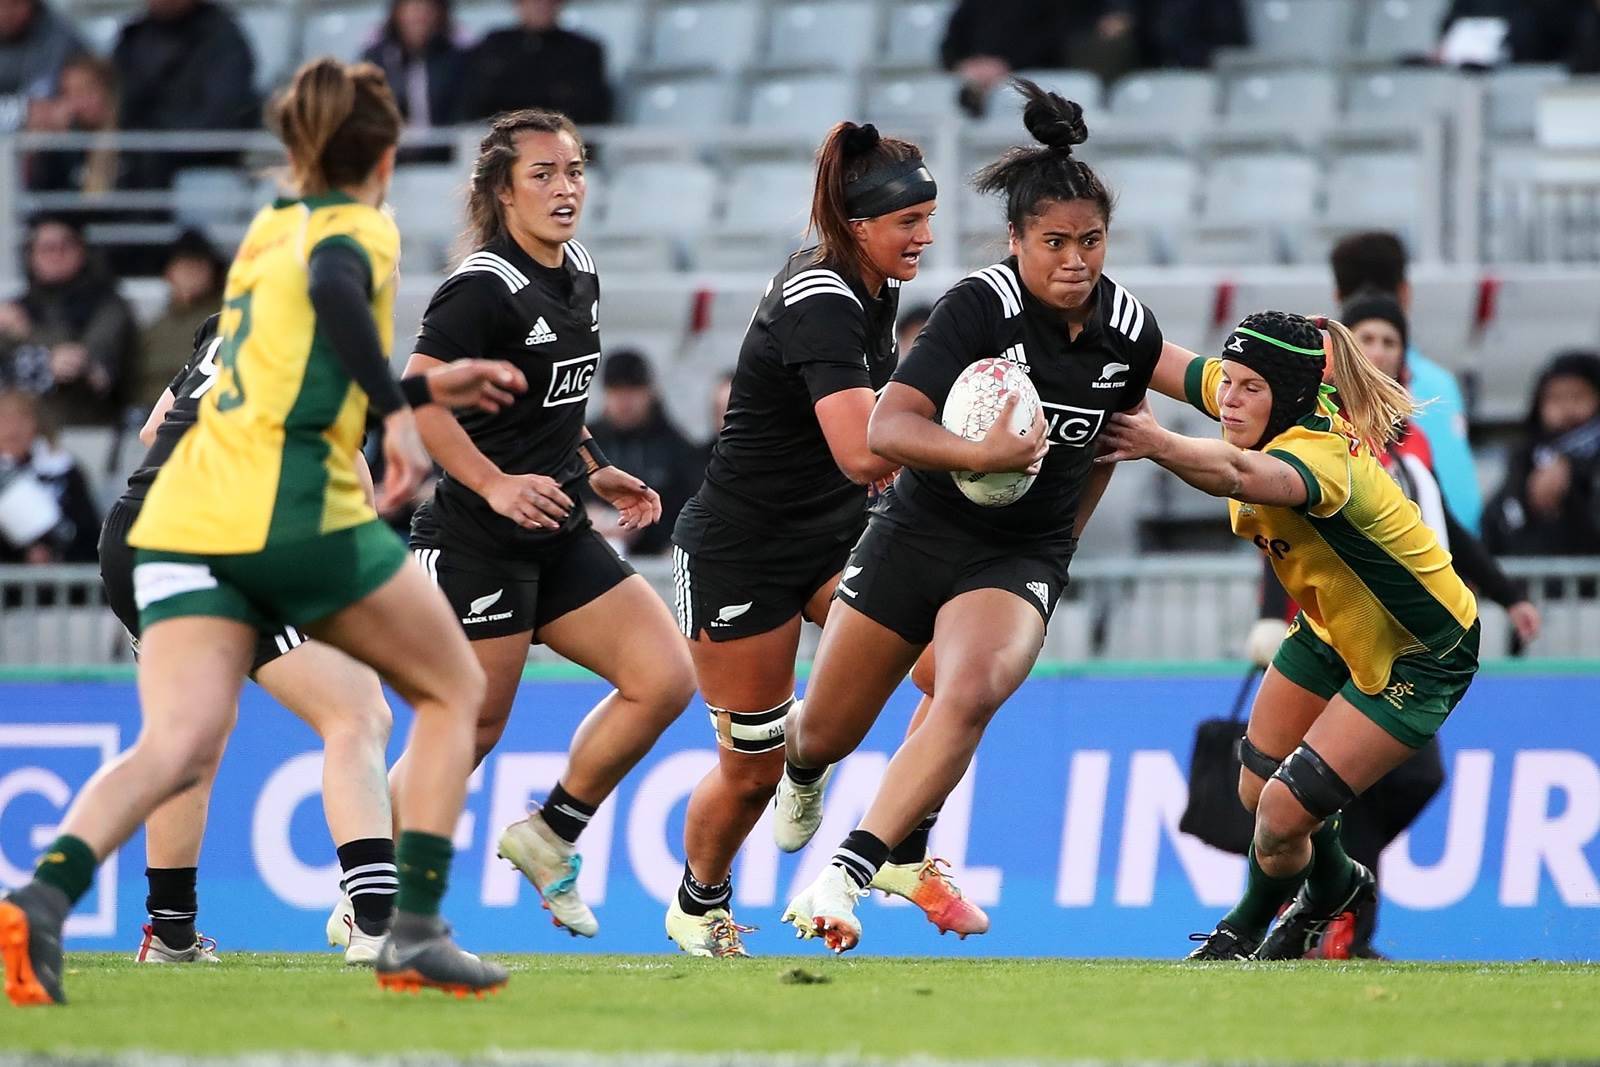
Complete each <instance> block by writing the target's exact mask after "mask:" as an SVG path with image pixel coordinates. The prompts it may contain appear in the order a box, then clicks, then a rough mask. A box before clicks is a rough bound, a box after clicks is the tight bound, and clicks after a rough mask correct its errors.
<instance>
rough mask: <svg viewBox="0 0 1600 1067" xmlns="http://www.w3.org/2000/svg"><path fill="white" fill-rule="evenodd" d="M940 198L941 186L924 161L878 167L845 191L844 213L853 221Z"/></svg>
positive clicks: (899, 162)
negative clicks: (935, 180)
mask: <svg viewBox="0 0 1600 1067" xmlns="http://www.w3.org/2000/svg"><path fill="white" fill-rule="evenodd" d="M938 195H939V186H938V185H937V184H936V183H935V182H934V180H933V175H932V174H931V173H929V171H928V167H927V164H925V163H923V162H922V160H921V158H919V157H917V156H913V157H911V158H910V159H900V160H896V161H894V162H893V163H885V164H884V165H883V166H881V167H874V168H873V169H871V170H869V171H867V173H865V174H863V175H862V176H861V177H859V178H857V179H856V180H855V181H853V182H850V183H849V184H848V185H846V186H845V187H844V209H845V213H846V214H848V215H849V216H850V219H851V221H855V220H856V219H873V218H877V217H878V216H879V215H887V214H889V213H890V212H891V211H903V210H905V209H906V208H908V207H910V206H912V205H913V204H921V203H925V202H926V201H929V200H932V199H934V198H935V197H937V196H938Z"/></svg>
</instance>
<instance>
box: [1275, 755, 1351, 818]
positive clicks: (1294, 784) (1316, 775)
mask: <svg viewBox="0 0 1600 1067" xmlns="http://www.w3.org/2000/svg"><path fill="white" fill-rule="evenodd" d="M1273 777H1274V778H1276V779H1278V780H1279V781H1280V782H1282V783H1283V784H1284V785H1286V786H1288V787H1289V792H1291V793H1293V794H1294V797H1295V799H1296V800H1298V801H1299V802H1300V806H1301V807H1303V808H1305V809H1306V811H1307V812H1308V813H1310V814H1311V816H1312V817H1314V818H1317V819H1326V818H1329V817H1330V816H1332V815H1335V814H1337V813H1338V812H1339V811H1340V809H1342V808H1343V807H1344V806H1345V805H1346V804H1349V803H1350V802H1351V801H1352V800H1354V799H1355V798H1356V794H1355V791H1354V790H1353V789H1351V788H1350V787H1349V786H1348V785H1346V784H1345V782H1344V779H1343V778H1340V777H1339V776H1338V775H1337V774H1336V773H1334V770H1333V768H1332V767H1330V766H1328V764H1327V761H1325V760H1324V759H1323V758H1322V757H1321V756H1319V755H1317V753H1316V750H1315V749H1313V748H1312V747H1311V746H1310V745H1307V744H1304V743H1302V744H1301V745H1300V747H1299V748H1297V749H1295V750H1294V751H1293V752H1291V753H1289V758H1288V759H1286V760H1284V761H1283V763H1282V764H1281V765H1280V766H1279V767H1278V771H1277V773H1276V774H1274V775H1273Z"/></svg>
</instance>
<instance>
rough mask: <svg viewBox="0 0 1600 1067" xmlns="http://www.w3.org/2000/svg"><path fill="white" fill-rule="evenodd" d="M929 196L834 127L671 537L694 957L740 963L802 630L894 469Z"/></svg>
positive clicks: (910, 151) (911, 152)
mask: <svg viewBox="0 0 1600 1067" xmlns="http://www.w3.org/2000/svg"><path fill="white" fill-rule="evenodd" d="M937 192H938V190H937V187H936V186H935V183H934V180H933V176H932V175H931V174H930V173H929V172H928V168H927V167H926V166H925V165H924V164H923V161H922V153H921V151H920V150H919V149H918V148H917V146H916V145H914V144H911V143H909V142H906V141H902V140H897V139H895V138H887V137H882V136H880V135H879V133H878V131H877V129H876V128H875V127H873V126H857V125H856V124H855V123H853V122H841V123H839V124H838V125H836V126H834V127H833V129H832V130H830V131H829V132H828V135H827V137H826V138H825V139H824V140H823V143H822V146H821V148H820V149H819V150H818V152H817V171H816V183H815V188H814V192H813V194H812V202H811V229H812V231H814V232H815V233H816V235H817V239H818V241H817V245H816V246H815V247H811V248H805V249H802V250H801V251H799V252H797V253H795V254H794V255H792V256H790V257H789V259H788V261H787V262H786V263H785V264H784V266H783V269H782V270H780V271H779V272H778V273H777V275H776V276H774V277H773V279H772V281H771V282H770V283H769V284H768V285H767V289H766V293H765V294H764V295H763V296H762V298H761V301H760V303H759V304H758V306H757V308H756V312H755V315H754V316H753V317H752V318H751V320H750V326H749V328H748V329H747V330H746V332H745V337H744V343H743V345H742V346H741V347H740V351H739V360H738V364H737V366H736V368H735V370H734V374H733V384H732V393H731V395H730V399H729V403H728V412H727V417H726V419H725V420H724V422H723V425H722V430H721V432H720V434H719V435H718V437H717V440H716V443H715V445H713V447H712V451H711V459H710V463H709V464H708V466H707V469H706V478H705V484H704V485H702V486H701V488H700V491H699V492H698V493H697V494H696V495H695V496H694V497H693V498H692V499H691V500H690V501H689V502H688V504H687V505H686V506H685V507H684V509H683V511H682V513H681V514H680V515H679V517H678V522H677V526H676V528H675V529H674V531H673V542H674V545H673V577H674V594H675V606H676V609H677V614H678V625H679V627H680V628H681V629H682V630H683V633H684V636H685V637H687V638H689V641H690V649H691V651H692V653H693V655H694V660H695V670H696V673H697V675H698V677H699V682H700V690H701V693H702V695H703V696H704V697H705V700H706V704H707V706H708V708H709V709H710V714H711V722H712V727H713V729H714V730H715V731H716V735H717V743H718V752H717V760H718V761H717V765H716V766H715V767H713V768H712V769H711V771H710V773H709V774H707V775H706V777H705V778H704V779H702V780H701V782H700V784H699V785H698V786H696V788H695V791H694V794H693V796H691V798H690V800H689V810H688V814H687V817H686V819H685V824H684V852H685V855H686V857H687V862H686V863H685V865H684V872H683V881H682V884H681V885H680V887H679V889H678V893H677V897H676V899H675V900H673V902H672V904H671V905H670V907H669V908H668V910H667V917H666V928H667V933H668V935H669V936H671V937H672V939H673V940H674V941H676V942H677V943H678V946H679V947H680V948H682V949H683V950H684V951H685V952H689V953H691V954H693V955H697V956H713V957H727V956H742V955H746V952H745V950H744V945H743V943H742V941H741V938H740V935H741V933H743V932H745V929H746V928H744V927H741V926H739V925H738V924H737V923H736V922H735V921H734V919H733V916H732V913H731V906H730V901H731V898H732V893H733V889H732V879H731V874H730V872H731V870H732V865H733V858H734V856H735V854H736V853H737V852H738V851H739V848H740V846H741V845H743V844H744V840H745V838H746V837H748V836H749V833H750V830H751V828H752V827H754V826H755V824H756V822H757V821H758V820H759V819H760V817H761V812H762V809H763V808H765V806H766V804H767V801H768V800H770V799H771V798H772V793H773V790H774V788H775V787H776V786H777V783H778V779H779V777H780V776H781V775H782V773H783V720H784V717H785V715H787V714H788V711H789V709H790V707H791V706H792V705H793V704H794V702H795V698H794V658H795V653H796V651H797V649H798V646H799V641H800V625H801V620H802V619H809V620H810V621H811V622H813V623H816V624H818V625H821V624H822V622H823V619H824V617H825V616H826V614H827V611H828V605H829V602H830V598H831V597H832V595H833V588H834V585H835V584H836V583H837V582H838V580H839V574H840V572H841V570H842V569H843V567H844V562H845V559H846V557H847V556H848V555H849V553H850V546H851V545H853V544H854V543H855V541H856V538H857V537H859V536H860V534H861V530H862V528H863V526H864V525H865V524H866V504H867V494H868V489H869V487H870V486H873V485H875V484H880V483H885V482H886V481H887V479H888V478H890V477H892V476H893V474H894V471H895V468H896V466H897V465H896V464H894V463H892V462H889V461H888V460H885V459H882V458H880V457H879V456H876V455H874V454H873V453H872V451H871V450H870V449H869V448H868V447H867V418H868V416H869V415H870V414H871V413H872V405H873V403H874V401H875V399H876V393H877V391H878V390H880V389H882V388H883V386H884V385H886V384H887V383H888V381H889V375H890V374H891V373H893V371H894V368H895V363H896V360H897V356H898V353H897V351H896V347H895V333H894V331H895V317H896V313H897V311H898V308H899V295H900V285H901V283H902V282H906V281H910V280H911V279H912V278H914V277H916V275H917V269H918V266H919V264H920V261H921V256H922V252H923V250H924V249H925V248H926V247H927V246H928V245H929V244H930V243H931V242H932V241H933V232H932V229H931V226H930V220H931V218H932V215H933V211H934V200H935V197H936V196H937ZM922 844H923V846H924V847H925V846H926V841H923V842H922ZM916 859H917V863H916V868H914V870H913V872H912V878H913V881H914V879H915V873H916V870H917V869H920V868H921V867H922V859H923V857H922V855H921V854H920V853H919V854H918V855H917V857H916ZM956 896H957V899H959V895H958V894H956Z"/></svg>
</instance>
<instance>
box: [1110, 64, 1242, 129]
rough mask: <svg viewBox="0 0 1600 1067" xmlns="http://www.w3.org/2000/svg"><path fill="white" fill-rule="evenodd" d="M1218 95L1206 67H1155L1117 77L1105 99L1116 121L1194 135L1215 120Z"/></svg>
mask: <svg viewBox="0 0 1600 1067" xmlns="http://www.w3.org/2000/svg"><path fill="white" fill-rule="evenodd" d="M1218 96H1219V93H1218V89H1217V81H1216V78H1214V77H1213V76H1212V75H1211V74H1210V73H1209V72H1207V71H1193V70H1158V71H1148V72H1144V73H1139V74H1130V75H1128V76H1126V77H1124V78H1121V79H1119V80H1118V81H1117V82H1116V83H1115V84H1114V85H1112V86H1111V94H1110V96H1109V98H1108V100H1107V102H1108V103H1109V104H1110V109H1111V116H1112V118H1113V119H1115V120H1116V121H1117V122H1118V124H1122V123H1128V124H1132V125H1138V126H1144V127H1148V128H1151V129H1159V130H1162V131H1164V132H1168V133H1171V134H1174V135H1177V136H1189V137H1197V136H1199V135H1200V134H1201V133H1203V132H1205V131H1206V129H1207V128H1208V127H1210V126H1211V125H1213V124H1214V123H1215V122H1216V114H1217V102H1218ZM1091 132H1093V131H1091Z"/></svg>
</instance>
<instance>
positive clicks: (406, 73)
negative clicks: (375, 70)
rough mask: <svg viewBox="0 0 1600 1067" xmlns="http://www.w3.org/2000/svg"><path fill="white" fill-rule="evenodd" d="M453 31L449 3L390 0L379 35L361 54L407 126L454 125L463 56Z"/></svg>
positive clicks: (438, 0) (441, 0) (463, 67)
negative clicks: (385, 86) (383, 79)
mask: <svg viewBox="0 0 1600 1067" xmlns="http://www.w3.org/2000/svg"><path fill="white" fill-rule="evenodd" d="M454 32H455V29H454V25H453V22H452V15H451V10H450V0H390V3H389V18H388V20H387V21H385V22H384V24H383V33H382V35H381V36H380V37H379V38H378V41H377V43H376V44H374V45H373V46H372V47H371V48H368V49H367V50H366V51H365V52H364V53H362V56H361V58H363V59H365V60H367V61H369V62H371V63H376V64H377V65H378V66H379V67H381V68H382V69H383V73H384V76H385V77H386V78H388V79H389V88H390V89H391V90H392V91H393V92H394V98H395V100H396V101H398V102H399V104H400V114H402V115H404V116H405V120H406V125H407V126H410V127H412V128H415V129H427V128H429V127H433V126H449V125H451V124H452V123H453V122H454V121H455V117H456V107H457V102H458V97H459V96H460V93H461V79H462V75H463V73H464V72H465V70H466V63H465V58H466V57H465V53H463V51H462V50H461V49H460V48H458V47H456V44H455V40H454Z"/></svg>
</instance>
